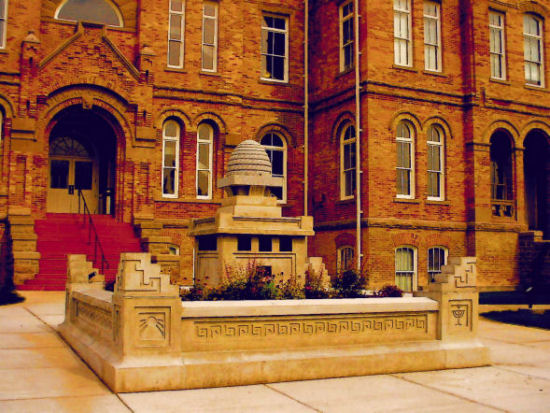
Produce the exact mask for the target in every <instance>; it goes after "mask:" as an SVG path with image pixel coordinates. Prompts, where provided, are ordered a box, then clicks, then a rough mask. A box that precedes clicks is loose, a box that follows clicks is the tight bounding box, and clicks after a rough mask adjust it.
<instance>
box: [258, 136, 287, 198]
mask: <svg viewBox="0 0 550 413" xmlns="http://www.w3.org/2000/svg"><path fill="white" fill-rule="evenodd" d="M261 144H262V146H263V147H264V149H265V151H266V152H267V155H268V156H269V160H270V161H271V175H273V176H274V177H280V178H283V186H282V187H277V188H271V193H272V194H273V195H275V196H276V197H277V199H278V200H279V201H280V202H286V158H287V154H286V144H285V141H284V139H283V138H281V137H280V136H279V135H278V134H276V133H273V132H270V133H268V134H266V135H265V136H264V137H263V138H262V141H261Z"/></svg>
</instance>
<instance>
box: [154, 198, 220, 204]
mask: <svg viewBox="0 0 550 413" xmlns="http://www.w3.org/2000/svg"><path fill="white" fill-rule="evenodd" d="M155 202H168V203H171V202H175V203H180V204H218V205H221V202H222V201H221V199H216V198H213V199H197V198H156V199H155Z"/></svg>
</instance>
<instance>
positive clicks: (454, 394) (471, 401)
mask: <svg viewBox="0 0 550 413" xmlns="http://www.w3.org/2000/svg"><path fill="white" fill-rule="evenodd" d="M390 376H392V377H395V378H397V379H401V380H404V381H406V382H408V383H413V384H417V385H419V386H422V387H425V388H427V389H430V390H435V391H437V392H440V393H443V394H446V395H448V396H453V397H455V398H457V399H460V400H465V401H467V402H470V403H474V404H477V405H479V406H483V407H487V408H489V409H493V410H498V411H500V412H508V410H505V409H501V408H500V407H496V406H492V405H490V404H487V403H484V402H480V401H478V400H474V399H470V398H468V397H465V396H462V395H460V394H456V393H452V392H450V391H448V390H442V389H439V388H437V387H434V386H430V385H428V384H425V383H418V382H416V381H414V380H411V379H407V378H405V377H403V376H399V373H398V374H391V375H390Z"/></svg>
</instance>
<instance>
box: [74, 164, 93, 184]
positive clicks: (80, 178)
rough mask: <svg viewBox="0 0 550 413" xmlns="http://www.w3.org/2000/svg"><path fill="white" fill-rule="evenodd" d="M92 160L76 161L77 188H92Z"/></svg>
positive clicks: (75, 177)
mask: <svg viewBox="0 0 550 413" xmlns="http://www.w3.org/2000/svg"><path fill="white" fill-rule="evenodd" d="M92 172H93V164H92V162H75V165H74V186H75V188H76V189H84V190H89V189H92Z"/></svg>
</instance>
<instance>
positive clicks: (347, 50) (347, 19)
mask: <svg viewBox="0 0 550 413" xmlns="http://www.w3.org/2000/svg"><path fill="white" fill-rule="evenodd" d="M354 17H355V13H354V10H353V0H349V1H346V2H344V3H343V4H341V5H340V7H338V19H339V23H340V24H339V28H340V30H339V32H340V73H344V72H348V71H350V70H352V69H353V67H354V66H355V61H354V57H355V56H354V54H355V51H354V47H355V44H354V42H355V25H354Z"/></svg>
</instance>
